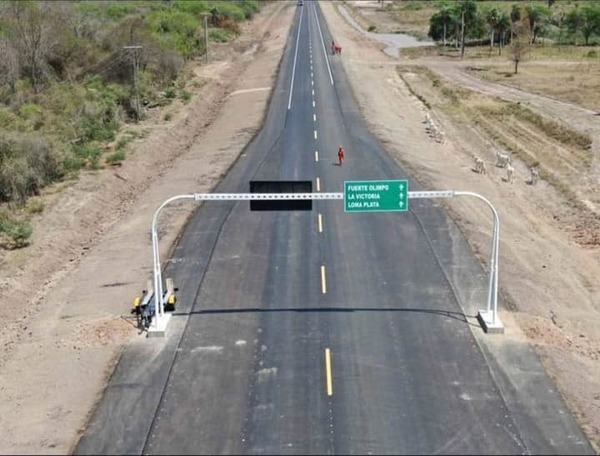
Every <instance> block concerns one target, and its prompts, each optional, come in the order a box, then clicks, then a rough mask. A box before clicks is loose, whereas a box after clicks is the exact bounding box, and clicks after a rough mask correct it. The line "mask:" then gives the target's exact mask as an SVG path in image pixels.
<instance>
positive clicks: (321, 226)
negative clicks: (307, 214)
mask: <svg viewBox="0 0 600 456" xmlns="http://www.w3.org/2000/svg"><path fill="white" fill-rule="evenodd" d="M322 232H323V217H322V216H321V214H319V233H322Z"/></svg>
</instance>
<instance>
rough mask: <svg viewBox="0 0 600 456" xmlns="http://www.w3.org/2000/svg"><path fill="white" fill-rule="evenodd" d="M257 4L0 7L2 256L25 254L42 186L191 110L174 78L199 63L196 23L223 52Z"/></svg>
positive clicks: (115, 153)
mask: <svg viewBox="0 0 600 456" xmlns="http://www.w3.org/2000/svg"><path fill="white" fill-rule="evenodd" d="M263 3H264V1H261V0H232V1H224V0H219V1H208V0H205V1H200V0H162V1H158V0H131V1H130V0H120V1H109V0H96V1H94V0H88V1H32V0H11V1H4V2H2V3H0V55H1V56H2V58H1V59H0V246H2V247H4V248H18V247H23V246H25V245H27V243H28V239H29V237H30V235H31V233H32V230H31V226H30V224H29V219H30V217H31V216H32V215H33V214H36V213H39V212H41V211H42V210H43V204H40V203H35V204H32V203H31V202H30V200H31V198H32V197H36V196H37V195H40V194H41V192H42V191H43V189H44V188H45V187H47V186H48V185H51V184H53V183H57V182H61V181H64V180H67V179H72V178H73V177H76V176H77V174H78V172H80V171H81V170H98V169H101V168H103V167H105V166H114V165H118V164H119V163H121V162H122V161H123V160H126V157H127V152H128V144H129V143H130V142H131V141H132V140H134V139H135V137H136V135H135V134H133V133H131V132H128V131H126V130H127V129H126V128H125V127H126V126H127V124H129V123H136V122H139V121H142V120H143V119H144V112H145V111H146V110H148V109H150V108H152V107H157V106H166V105H168V104H170V103H172V102H173V101H174V100H176V99H179V100H181V102H183V103H187V102H189V101H190V98H191V93H190V92H189V91H188V90H186V89H185V84H186V76H185V72H184V71H183V70H184V67H185V64H186V62H187V61H190V60H193V59H197V58H202V56H204V55H205V53H206V45H207V43H205V41H204V29H203V21H204V16H206V17H207V25H208V29H207V32H208V39H209V43H210V42H227V41H229V40H231V39H232V38H234V37H236V36H237V35H238V34H239V31H240V29H239V27H240V24H241V23H242V22H244V21H246V20H248V19H251V18H252V17H253V15H254V14H255V13H257V12H258V11H259V10H260V8H261V6H262V4H263ZM209 46H210V44H209ZM169 118H170V117H169ZM165 119H167V115H165Z"/></svg>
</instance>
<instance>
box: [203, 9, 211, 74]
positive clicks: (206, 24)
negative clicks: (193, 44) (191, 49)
mask: <svg viewBox="0 0 600 456" xmlns="http://www.w3.org/2000/svg"><path fill="white" fill-rule="evenodd" d="M208 16H210V13H202V17H203V18H204V52H205V55H204V59H205V62H206V64H207V65H208Z"/></svg>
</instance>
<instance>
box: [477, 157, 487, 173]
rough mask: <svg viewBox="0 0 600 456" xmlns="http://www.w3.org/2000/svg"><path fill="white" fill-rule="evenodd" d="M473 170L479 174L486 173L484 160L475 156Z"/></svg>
mask: <svg viewBox="0 0 600 456" xmlns="http://www.w3.org/2000/svg"><path fill="white" fill-rule="evenodd" d="M475 172H476V173H479V174H487V170H486V169H485V162H484V161H483V159H482V158H480V157H475Z"/></svg>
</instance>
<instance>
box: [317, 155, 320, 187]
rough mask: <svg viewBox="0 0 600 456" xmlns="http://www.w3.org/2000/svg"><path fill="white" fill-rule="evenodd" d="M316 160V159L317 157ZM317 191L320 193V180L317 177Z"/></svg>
mask: <svg viewBox="0 0 600 456" xmlns="http://www.w3.org/2000/svg"><path fill="white" fill-rule="evenodd" d="M317 158H318V157H317ZM317 161H319V160H318V159H317ZM317 191H318V192H320V191H321V179H319V178H318V177H317Z"/></svg>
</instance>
